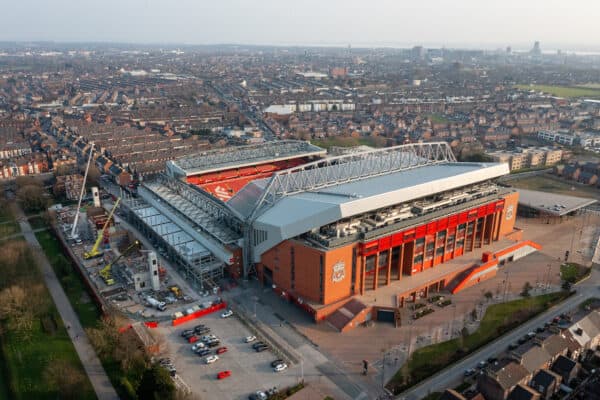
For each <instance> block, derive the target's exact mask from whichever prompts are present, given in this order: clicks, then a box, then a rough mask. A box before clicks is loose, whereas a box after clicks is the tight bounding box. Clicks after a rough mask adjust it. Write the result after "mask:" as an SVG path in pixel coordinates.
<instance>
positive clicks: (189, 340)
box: [188, 335, 198, 343]
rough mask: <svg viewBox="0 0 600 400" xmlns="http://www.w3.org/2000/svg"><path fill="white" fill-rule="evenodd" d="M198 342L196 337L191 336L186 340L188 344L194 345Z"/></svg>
mask: <svg viewBox="0 0 600 400" xmlns="http://www.w3.org/2000/svg"><path fill="white" fill-rule="evenodd" d="M197 341H198V336H196V335H193V336H190V337H189V338H188V343H196V342H197Z"/></svg>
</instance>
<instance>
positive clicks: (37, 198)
mask: <svg viewBox="0 0 600 400" xmlns="http://www.w3.org/2000/svg"><path fill="white" fill-rule="evenodd" d="M17 199H18V200H19V202H21V204H22V205H23V207H24V208H25V209H26V210H27V211H41V210H45V209H46V207H47V206H48V198H47V197H46V192H45V191H44V188H43V187H42V186H38V185H35V184H28V185H25V186H22V187H20V188H19V189H17Z"/></svg>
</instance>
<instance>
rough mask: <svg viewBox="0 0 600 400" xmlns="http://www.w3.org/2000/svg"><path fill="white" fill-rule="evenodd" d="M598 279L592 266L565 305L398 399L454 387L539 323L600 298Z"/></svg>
mask: <svg viewBox="0 0 600 400" xmlns="http://www.w3.org/2000/svg"><path fill="white" fill-rule="evenodd" d="M598 282H600V270H598V269H597V268H593V269H592V273H591V275H590V277H589V278H588V279H586V280H584V281H582V282H580V283H579V284H577V285H575V289H577V293H576V294H575V295H573V296H571V297H570V298H568V299H567V300H565V301H564V302H562V303H561V304H558V305H556V306H554V307H552V308H550V309H549V310H548V311H546V312H544V313H542V314H540V315H538V316H537V317H535V318H533V319H532V320H530V321H529V322H526V323H525V324H523V325H521V326H520V327H519V328H517V329H515V330H513V331H511V332H509V333H507V334H506V335H504V336H501V337H500V338H498V339H496V340H494V341H493V342H491V343H489V344H488V345H486V346H485V347H483V348H481V349H479V350H478V351H476V352H475V353H473V354H471V355H470V356H468V357H466V358H464V359H463V360H462V361H459V362H457V363H456V364H452V365H451V366H449V367H448V368H446V369H444V370H442V371H441V372H439V373H437V374H435V375H433V376H431V377H430V378H428V379H426V380H424V381H423V382H421V383H420V384H418V385H416V386H413V387H412V388H411V389H409V390H407V391H405V392H403V393H401V394H400V395H398V396H397V397H396V398H397V399H404V400H418V399H422V398H423V397H425V396H427V395H428V394H429V393H431V392H435V391H443V390H444V389H446V388H451V387H453V386H454V385H455V384H456V383H457V382H458V381H460V380H461V379H462V376H463V372H464V370H465V369H467V368H474V367H475V365H477V363H478V362H479V361H482V360H486V359H487V358H488V357H492V356H495V355H496V354H497V353H499V352H501V351H503V350H505V349H506V348H507V347H508V345H509V344H511V343H514V342H516V341H517V340H518V339H519V338H520V337H522V336H524V335H525V334H527V333H528V332H531V331H535V329H536V328H537V327H538V326H541V325H544V323H545V322H548V321H549V320H551V319H552V318H554V317H555V316H557V315H559V314H561V313H565V312H568V311H569V310H571V309H573V308H576V307H577V306H578V305H579V304H580V303H581V302H583V301H584V300H586V299H588V298H590V297H598V296H599V295H600V291H599V290H598Z"/></svg>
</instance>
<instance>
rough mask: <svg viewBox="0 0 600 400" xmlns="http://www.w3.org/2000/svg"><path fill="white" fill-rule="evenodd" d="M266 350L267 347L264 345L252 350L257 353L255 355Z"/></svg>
mask: <svg viewBox="0 0 600 400" xmlns="http://www.w3.org/2000/svg"><path fill="white" fill-rule="evenodd" d="M268 348H269V346H267V345H266V344H265V345H264V346H259V347H257V348H256V349H254V350H256V352H257V353H260V352H262V351H265V350H267V349H268Z"/></svg>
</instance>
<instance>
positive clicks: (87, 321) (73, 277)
mask: <svg viewBox="0 0 600 400" xmlns="http://www.w3.org/2000/svg"><path fill="white" fill-rule="evenodd" d="M35 236H36V237H37V240H38V241H39V242H40V245H41V246H42V249H44V252H45V253H46V256H47V257H48V260H49V261H50V264H52V268H53V269H54V272H55V273H56V275H57V276H58V278H59V279H60V283H61V285H62V287H63V289H64V290H65V293H66V294H67V297H68V298H69V301H70V302H71V305H72V306H73V309H74V310H75V312H76V313H77V315H78V316H79V321H80V322H81V324H82V325H83V327H84V328H89V327H95V326H96V325H97V323H98V319H99V318H100V312H99V311H98V307H96V304H94V302H93V301H92V300H91V299H90V296H89V295H88V294H87V291H86V288H85V286H84V284H83V282H82V281H81V279H80V277H79V276H78V275H77V274H76V272H75V271H74V270H73V267H72V265H71V263H70V261H69V260H67V258H66V257H65V256H64V255H63V254H62V249H61V247H60V244H59V242H58V239H56V238H55V237H54V236H53V235H52V234H51V233H50V231H42V232H37V233H36V234H35Z"/></svg>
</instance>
